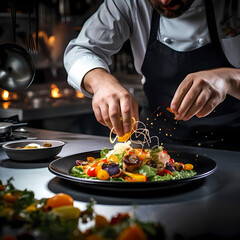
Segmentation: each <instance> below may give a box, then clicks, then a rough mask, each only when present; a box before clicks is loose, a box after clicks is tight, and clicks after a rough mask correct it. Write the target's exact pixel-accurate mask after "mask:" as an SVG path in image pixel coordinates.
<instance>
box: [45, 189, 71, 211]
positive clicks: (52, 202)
mask: <svg viewBox="0 0 240 240" xmlns="http://www.w3.org/2000/svg"><path fill="white" fill-rule="evenodd" d="M73 201H74V200H73V198H72V197H71V196H69V195H68V194H65V193H57V194H56V195H55V196H53V197H51V198H49V199H48V200H47V203H46V205H47V207H51V208H56V207H61V206H67V205H71V206H73Z"/></svg>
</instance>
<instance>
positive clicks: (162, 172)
mask: <svg viewBox="0 0 240 240" xmlns="http://www.w3.org/2000/svg"><path fill="white" fill-rule="evenodd" d="M166 173H168V174H170V175H172V176H173V173H172V172H171V171H169V170H167V169H161V170H159V171H158V173H157V175H159V176H163V175H164V174H166Z"/></svg>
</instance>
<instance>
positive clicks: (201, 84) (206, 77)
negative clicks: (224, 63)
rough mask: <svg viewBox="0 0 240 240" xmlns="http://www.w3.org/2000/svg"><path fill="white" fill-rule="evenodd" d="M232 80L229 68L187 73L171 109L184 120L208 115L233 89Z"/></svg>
mask: <svg viewBox="0 0 240 240" xmlns="http://www.w3.org/2000/svg"><path fill="white" fill-rule="evenodd" d="M232 71H234V70H232ZM232 82H233V81H232V76H231V68H219V69H213V70H207V71H200V72H196V73H191V74H189V75H187V76H186V78H185V79H184V80H183V81H182V82H181V84H180V85H179V87H178V89H177V91H176V92H175V95H174V97H173V99H172V102H171V109H172V110H173V111H174V112H175V117H176V119H177V120H184V121H186V120H189V119H190V118H191V117H193V116H194V115H196V116H197V117H199V118H201V117H204V116H206V115H208V114H209V113H211V112H212V111H213V110H214V109H215V108H216V106H217V105H218V104H220V103H221V102H222V101H224V99H225V98H226V95H227V94H228V93H231V92H233V91H235V90H234V89H232V88H233V86H232ZM238 84H239V81H238ZM238 87H239V85H238ZM231 95H234V94H231Z"/></svg>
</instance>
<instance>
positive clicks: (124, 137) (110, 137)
mask: <svg viewBox="0 0 240 240" xmlns="http://www.w3.org/2000/svg"><path fill="white" fill-rule="evenodd" d="M120 120H121V121H122V117H121V119H120ZM135 123H136V119H135V118H134V117H132V129H131V131H130V132H128V133H125V134H124V135H123V136H122V137H118V136H116V137H115V138H114V139H112V132H113V130H114V129H113V128H112V129H111V132H110V135H109V140H110V143H114V142H115V141H116V140H117V139H118V141H119V142H126V141H127V140H128V139H129V138H130V137H131V135H132V134H133V132H134V129H133V128H134V124H135Z"/></svg>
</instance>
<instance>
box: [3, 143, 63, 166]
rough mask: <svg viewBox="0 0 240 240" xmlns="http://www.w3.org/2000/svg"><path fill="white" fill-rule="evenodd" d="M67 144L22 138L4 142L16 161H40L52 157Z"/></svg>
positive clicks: (7, 150) (6, 150)
mask: <svg viewBox="0 0 240 240" xmlns="http://www.w3.org/2000/svg"><path fill="white" fill-rule="evenodd" d="M64 145H65V143H64V142H62V141H57V140H22V141H14V142H10V143H6V144H4V145H3V146H2V147H3V149H4V151H5V152H6V154H7V155H8V157H9V158H11V159H12V160H16V161H38V160H46V159H52V158H53V157H55V156H56V155H57V154H59V153H60V152H61V150H62V148H63V146H64Z"/></svg>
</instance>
